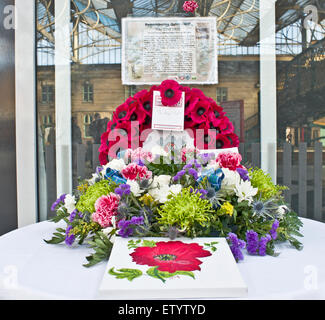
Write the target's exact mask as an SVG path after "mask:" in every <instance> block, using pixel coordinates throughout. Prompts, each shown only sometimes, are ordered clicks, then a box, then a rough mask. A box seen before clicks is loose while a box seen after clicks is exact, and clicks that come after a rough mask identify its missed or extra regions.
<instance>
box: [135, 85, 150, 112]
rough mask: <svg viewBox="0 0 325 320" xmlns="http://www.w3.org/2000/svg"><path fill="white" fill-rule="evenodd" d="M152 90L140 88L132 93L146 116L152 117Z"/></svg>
mask: <svg viewBox="0 0 325 320" xmlns="http://www.w3.org/2000/svg"><path fill="white" fill-rule="evenodd" d="M152 96H153V94H152V92H148V91H147V90H141V91H139V92H137V93H136V94H135V95H134V98H135V99H137V100H138V102H139V103H140V105H141V107H142V110H143V111H144V113H145V115H146V116H150V117H152Z"/></svg>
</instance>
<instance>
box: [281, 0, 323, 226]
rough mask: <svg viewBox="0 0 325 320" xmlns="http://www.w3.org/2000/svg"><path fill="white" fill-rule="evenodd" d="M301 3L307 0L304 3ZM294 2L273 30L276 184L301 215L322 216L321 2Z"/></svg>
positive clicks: (321, 217)
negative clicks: (275, 95)
mask: <svg viewBox="0 0 325 320" xmlns="http://www.w3.org/2000/svg"><path fill="white" fill-rule="evenodd" d="M305 2H306V1H305ZM307 4H308V3H307V2H306V4H303V5H302V6H296V5H294V4H293V3H291V4H289V5H288V6H289V12H290V14H288V13H286V14H283V15H282V16H281V17H279V21H281V24H279V25H278V30H277V78H278V83H277V110H278V123H277V126H278V132H277V136H278V182H279V183H284V184H286V185H289V186H290V190H288V191H287V192H286V200H287V201H288V202H289V203H291V205H292V207H293V208H294V209H295V211H296V212H298V213H299V214H300V215H301V216H305V217H309V218H313V219H317V220H323V219H324V215H323V214H324V201H323V200H322V199H325V197H324V196H325V194H324V183H325V181H324V180H325V176H324V161H323V150H324V145H325V134H324V133H325V129H324V128H325V113H324V110H325V109H324V101H325V94H324V92H325V91H324V87H325V78H324V70H325V49H324V48H325V47H324V44H325V42H324V41H325V39H324V34H325V29H324V27H325V19H324V18H325V16H324V9H325V4H324V2H323V1H315V2H314V4H313V5H309V6H308V7H307Z"/></svg>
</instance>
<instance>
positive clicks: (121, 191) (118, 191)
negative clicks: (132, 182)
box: [115, 184, 131, 197]
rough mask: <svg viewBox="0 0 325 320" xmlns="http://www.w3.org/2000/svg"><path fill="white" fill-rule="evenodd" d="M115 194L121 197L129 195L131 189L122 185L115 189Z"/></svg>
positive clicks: (126, 185)
mask: <svg viewBox="0 0 325 320" xmlns="http://www.w3.org/2000/svg"><path fill="white" fill-rule="evenodd" d="M115 193H116V194H118V195H119V196H120V197H122V196H123V195H128V194H130V193H131V187H130V186H129V185H128V184H120V185H119V187H118V188H116V189H115Z"/></svg>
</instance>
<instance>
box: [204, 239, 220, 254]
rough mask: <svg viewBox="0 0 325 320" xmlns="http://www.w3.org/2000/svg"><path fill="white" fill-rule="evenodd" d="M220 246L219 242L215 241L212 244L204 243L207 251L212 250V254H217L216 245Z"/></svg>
mask: <svg viewBox="0 0 325 320" xmlns="http://www.w3.org/2000/svg"><path fill="white" fill-rule="evenodd" d="M217 244H218V241H213V242H211V243H204V245H205V247H206V249H210V250H211V251H212V252H216V251H217V248H216V247H215V245H217Z"/></svg>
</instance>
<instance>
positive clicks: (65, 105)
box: [15, 0, 277, 227]
mask: <svg viewBox="0 0 325 320" xmlns="http://www.w3.org/2000/svg"><path fill="white" fill-rule="evenodd" d="M275 3H276V0H264V1H260V10H259V11H260V21H259V23H260V39H261V41H260V49H261V50H260V83H261V85H260V86H261V110H260V120H261V167H262V169H263V170H266V171H268V172H269V173H270V175H271V177H272V178H273V181H274V182H276V147H277V144H276V134H277V130H276V125H277V122H276V67H275V64H276V54H275ZM55 12H56V13H58V14H57V15H56V19H55V20H56V26H60V27H59V28H56V33H55V39H56V46H55V52H56V54H55V55H56V57H55V74H56V77H55V79H56V80H55V87H54V89H55V108H56V109H55V111H56V112H55V114H56V119H55V123H56V146H57V148H56V168H57V172H56V175H57V193H58V194H60V193H69V192H72V141H71V64H70V34H69V30H70V29H69V27H70V2H67V1H65V0H55ZM57 17H58V18H57ZM16 21H17V22H19V23H18V25H17V26H16V39H15V45H16V48H15V52H16V145H17V211H18V227H23V226H25V225H28V224H31V223H35V222H36V221H37V220H38V194H37V192H38V176H37V152H38V150H37V149H36V146H37V121H36V118H37V95H36V85H37V84H36V5H35V2H34V1H16ZM59 53H60V54H59ZM26 190H28V192H26Z"/></svg>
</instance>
